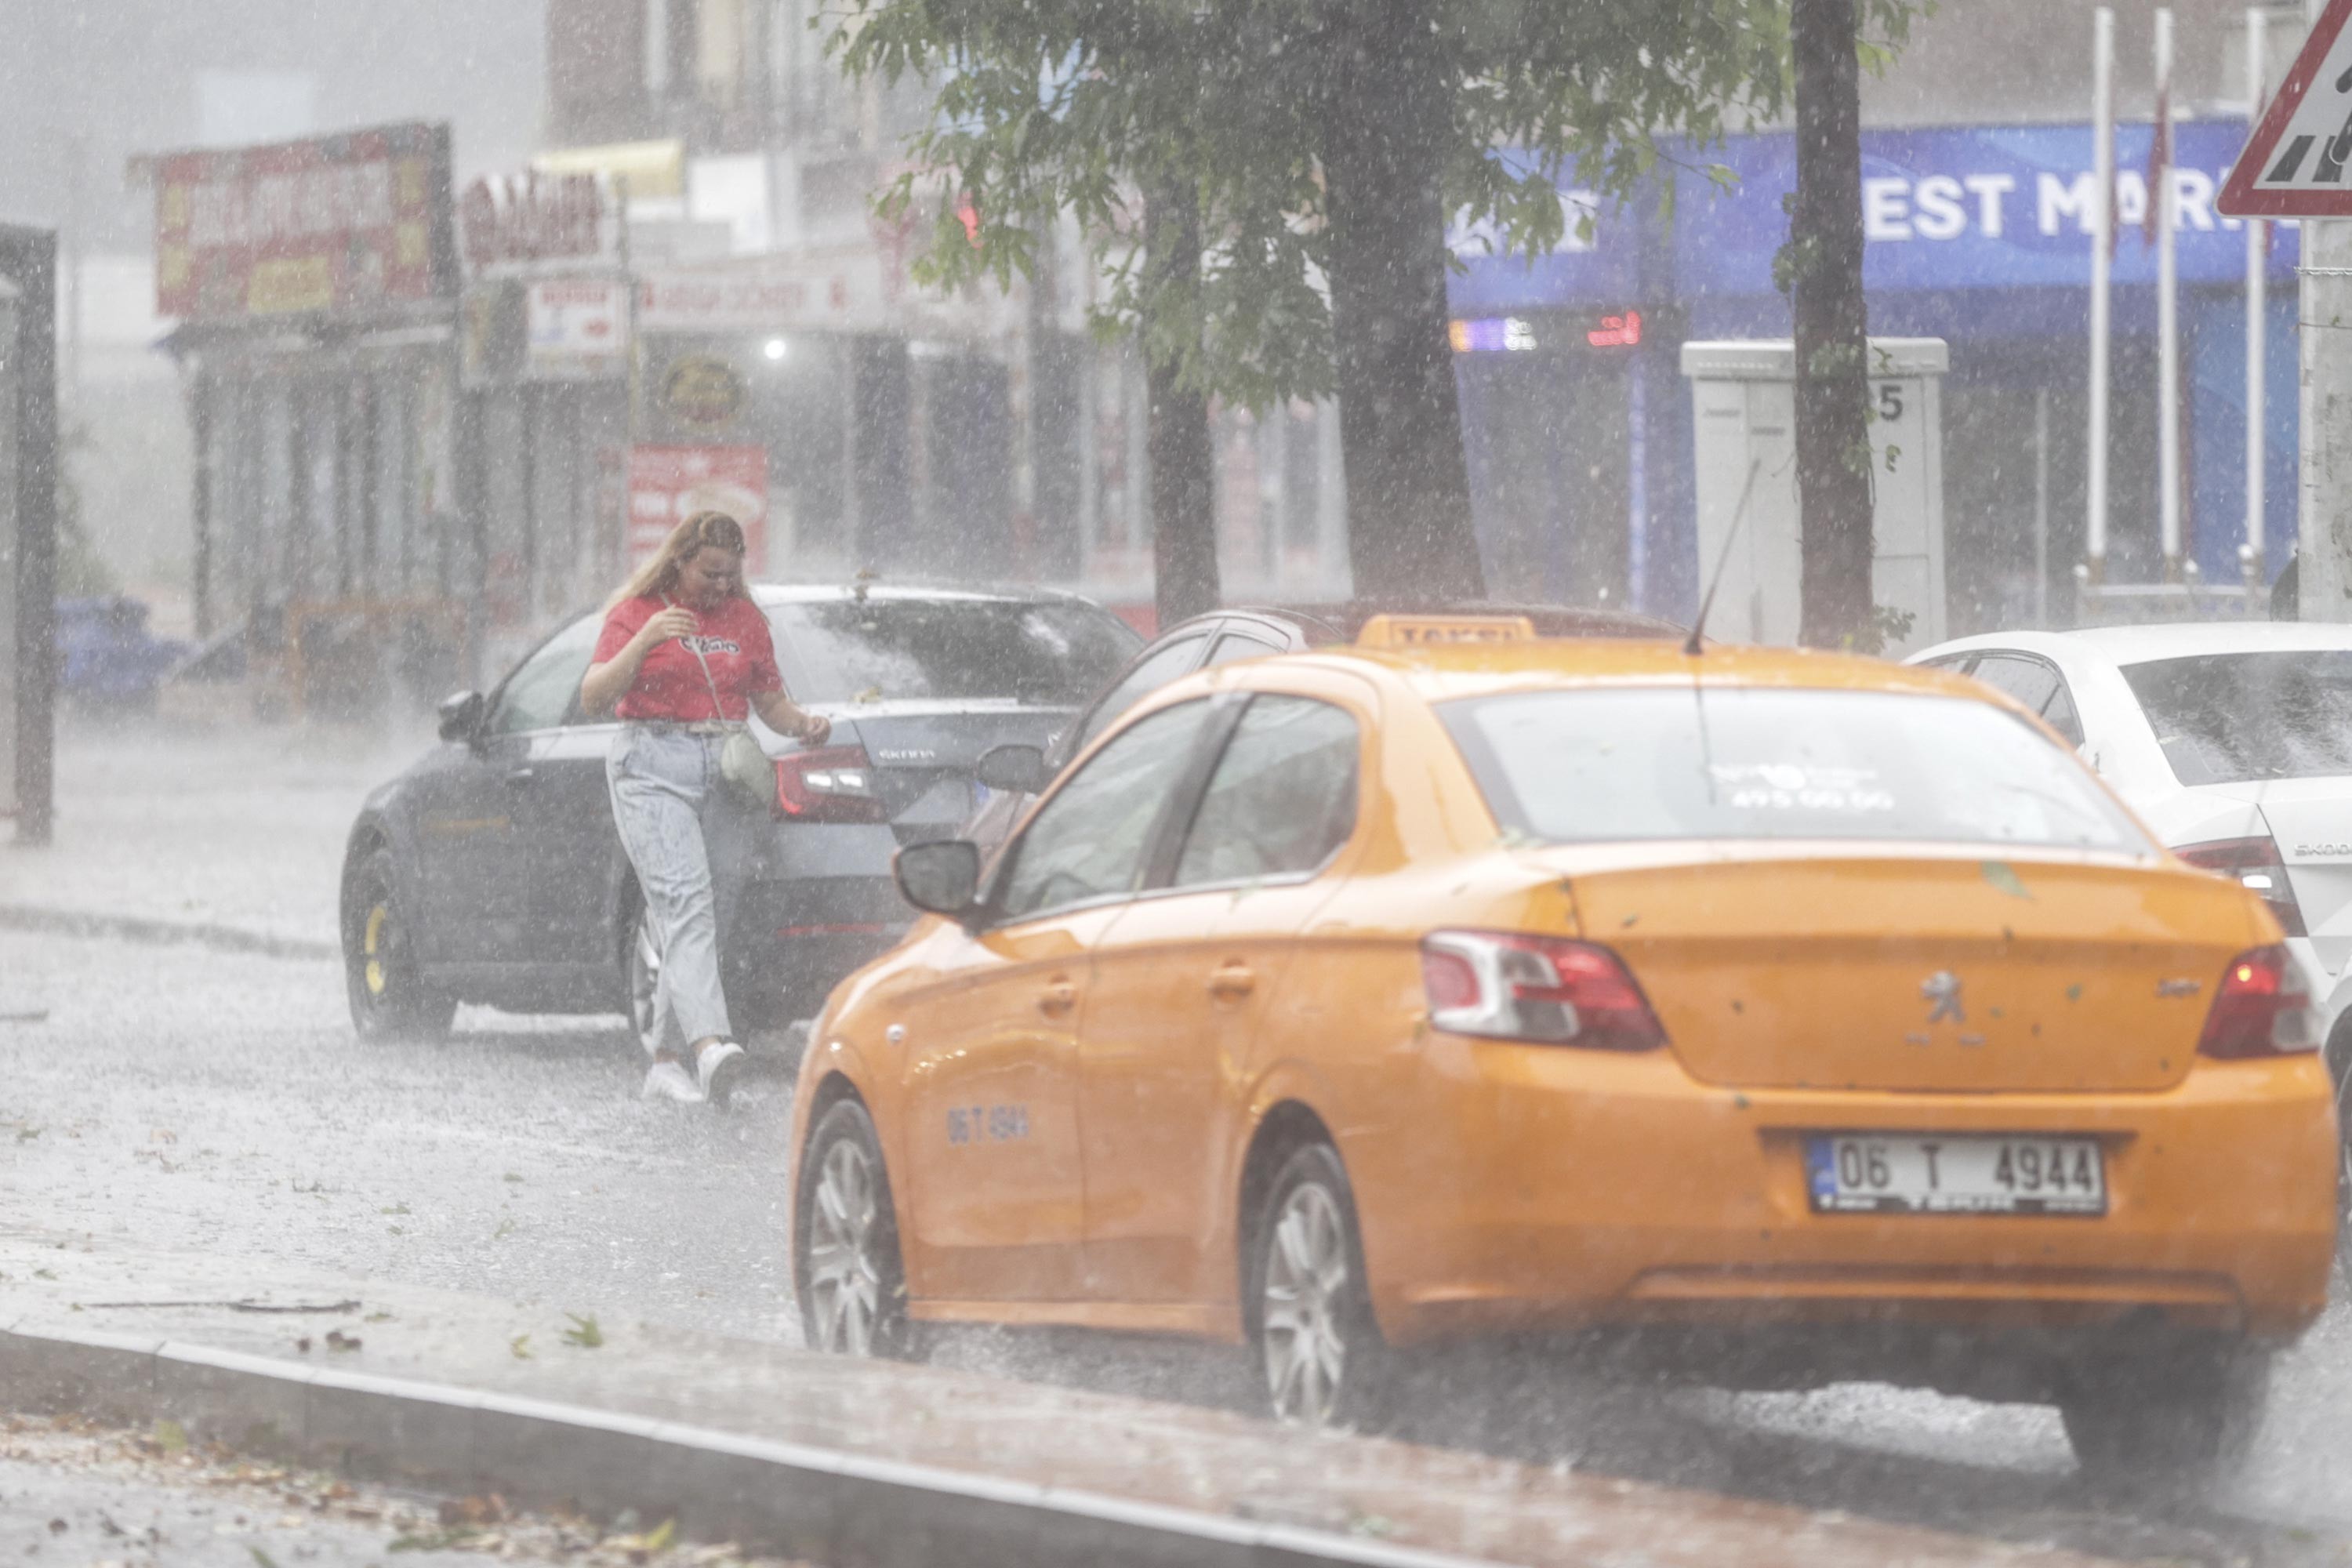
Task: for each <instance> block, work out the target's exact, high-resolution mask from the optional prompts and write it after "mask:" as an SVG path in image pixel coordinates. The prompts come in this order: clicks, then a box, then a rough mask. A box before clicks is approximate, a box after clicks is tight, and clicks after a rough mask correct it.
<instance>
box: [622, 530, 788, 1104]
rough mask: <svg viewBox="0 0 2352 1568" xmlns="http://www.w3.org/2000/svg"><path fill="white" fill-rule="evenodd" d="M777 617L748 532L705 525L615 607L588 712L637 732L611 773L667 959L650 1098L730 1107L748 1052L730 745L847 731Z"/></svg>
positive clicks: (658, 998) (683, 534)
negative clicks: (758, 582)
mask: <svg viewBox="0 0 2352 1568" xmlns="http://www.w3.org/2000/svg"><path fill="white" fill-rule="evenodd" d="M783 687H784V683H783V678H782V676H781V675H780V674H779V673H778V672H777V669H776V655H775V649H774V647H773V645H772V643H771V641H770V639H769V636H768V622H767V617H766V616H763V615H761V613H760V607H759V606H758V605H754V604H753V603H752V602H751V597H750V596H749V595H746V594H745V593H744V591H743V529H742V525H741V524H740V523H738V522H737V521H735V520H734V519H733V518H731V517H729V516H727V515H726V514H725V513H724V512H716V511H700V512H697V513H695V514H694V515H693V516H692V517H689V518H688V519H687V520H686V521H684V522H681V523H679V524H678V525H677V528H676V529H675V530H674V531H672V532H671V533H670V536H669V538H668V539H667V540H666V541H665V542H663V544H662V547H661V550H660V552H659V553H657V554H656V555H655V556H654V557H653V559H652V560H650V561H647V562H646V563H645V564H644V565H643V566H641V567H639V568H638V569H637V570H636V572H635V574H633V575H632V576H631V577H630V578H629V580H628V582H627V583H626V584H624V585H623V586H622V588H621V591H620V592H619V593H617V594H615V595H613V599H612V602H611V604H610V605H609V606H608V607H607V608H606V610H605V614H604V633H603V635H601V636H600V637H597V639H596V651H595V654H594V656H593V658H592V660H591V661H590V663H589V666H588V673H587V675H586V676H585V677H584V678H583V679H582V680H581V682H580V705H581V707H582V708H583V709H584V710H586V711H587V712H588V714H589V716H590V717H592V718H597V717H602V716H603V715H604V714H606V713H615V714H617V715H618V716H619V717H620V719H621V721H622V722H621V729H620V733H619V734H618V735H616V736H615V737H614V741H613V750H612V753H611V755H610V756H608V757H607V758H606V759H605V763H604V777H605V781H606V783H607V784H609V785H610V787H611V790H612V795H613V821H614V826H617V827H618V828H619V829H620V832H621V844H622V847H624V848H625V849H626V850H627V852H628V857H629V864H630V865H631V866H633V867H635V869H636V873H637V886H638V888H639V889H641V890H642V891H643V893H644V895H645V901H646V920H648V921H651V922H652V925H653V931H654V935H655V937H656V942H657V945H658V948H659V951H660V953H661V978H660V983H659V986H658V988H657V990H656V995H655V1003H654V1028H653V1036H652V1037H653V1040H654V1041H655V1043H656V1049H655V1054H654V1061H653V1066H652V1068H650V1069H649V1070H648V1071H647V1072H646V1084H645V1093H646V1098H648V1099H654V1098H663V1097H666V1098H667V1099H670V1100H679V1101H682V1102H684V1103H686V1104H689V1105H693V1104H699V1103H701V1102H702V1101H704V1100H725V1099H726V1098H727V1095H728V1092H729V1087H730V1083H729V1080H730V1078H731V1077H732V1075H733V1072H734V1071H735V1069H736V1068H737V1067H738V1066H739V1064H740V1060H741V1058H742V1055H743V1047H741V1046H740V1045H739V1044H737V1043H736V1041H735V1039H734V1031H733V1029H732V1028H731V1027H730V1026H729V1024H728V1021H727V997H726V994H725V993H724V992H723V991H722V990H721V989H720V986H719V951H720V948H719V943H720V936H721V931H722V928H723V927H724V925H725V923H726V920H725V917H726V916H727V915H728V914H729V913H730V912H731V906H732V904H733V901H734V900H733V898H732V894H733V893H734V890H735V885H736V878H737V875H738V870H737V868H736V867H735V866H734V865H732V864H730V861H731V858H732V857H730V855H728V854H727V853H726V852H725V850H726V847H727V846H728V844H729V843H730V839H732V838H733V837H735V836H734V835H730V833H729V832H728V831H727V829H728V827H729V816H728V814H730V813H737V812H743V811H746V810H748V809H749V808H748V806H747V805H745V804H742V803H739V802H738V801H736V800H735V799H734V798H732V796H731V794H730V788H729V786H728V784H727V783H726V780H725V777H724V775H723V774H722V772H721V767H720V763H721V758H722V753H723V752H724V751H725V749H726V747H727V743H728V740H729V737H730V735H735V734H740V733H743V732H744V724H745V721H746V720H747V719H748V718H749V716H750V715H751V713H752V712H753V711H757V712H758V713H759V715H760V718H761V721H762V722H764V723H765V724H766V725H767V726H768V727H769V728H770V729H772V730H774V731H777V732H778V733H779V734H782V735H790V736H792V737H793V738H795V739H797V740H801V741H804V742H810V743H812V744H822V743H823V742H824V739H825V736H826V735H827V734H828V733H829V732H830V731H831V730H832V725H831V724H830V723H829V722H828V721H826V720H824V718H822V717H821V716H819V715H817V714H814V713H810V712H808V711H806V710H803V709H802V708H801V707H800V706H799V705H798V704H796V703H794V702H793V700H792V699H791V698H790V697H788V696H786V695H785V694H784V689H783Z"/></svg>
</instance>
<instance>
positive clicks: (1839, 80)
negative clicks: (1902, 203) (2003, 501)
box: [1788, 0, 1881, 652]
mask: <svg viewBox="0 0 2352 1568" xmlns="http://www.w3.org/2000/svg"><path fill="white" fill-rule="evenodd" d="M1854 29H1855V0H1794V3H1793V5H1792V6H1791V8H1790V31H1791V34H1792V36H1793V43H1794V46H1795V55H1796V67H1797V72H1796V76H1797V83H1796V85H1797V199H1796V203H1795V205H1793V206H1792V207H1791V208H1790V216H1789V245H1790V249H1789V252H1788V277H1789V279H1790V289H1789V298H1790V306H1791V307H1792V310H1793V314H1794V315H1795V318H1796V323H1795V324H1796V360H1797V366H1796V369H1797V388H1796V394H1797V493H1798V498H1799V506H1800V515H1801V524H1800V527H1801V535H1800V537H1801V546H1800V549H1801V559H1802V562H1803V574H1802V583H1801V590H1800V610H1801V614H1800V623H1801V632H1800V636H1801V638H1802V639H1803V640H1804V641H1805V642H1806V643H1808V644H1811V646H1813V647H1857V648H1860V649H1863V650H1864V651H1868V652H1875V651H1877V649H1878V647H1879V646H1880V642H1881V638H1880V636H1879V631H1878V627H1877V624H1876V617H1875V616H1874V608H1873V597H1872V594H1871V583H1870V563H1871V553H1872V546H1871V531H1870V523H1871V473H1870V431H1869V424H1868V420H1869V415H1868V408H1869V391H1870V389H1869V384H1868V381H1869V365H1868V363H1867V361H1866V356H1867V354H1868V353H1869V321H1868V318H1867V316H1866V314H1865V313H1864V304H1863V293H1862V97H1861V79H1860V68H1861V61H1860V58H1859V56H1858V52H1857V50H1856V47H1855V44H1856V37H1855V31H1854Z"/></svg>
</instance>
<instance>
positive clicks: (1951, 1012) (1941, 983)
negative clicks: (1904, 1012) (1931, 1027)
mask: <svg viewBox="0 0 2352 1568" xmlns="http://www.w3.org/2000/svg"><path fill="white" fill-rule="evenodd" d="M1919 994H1920V995H1922V996H1925V997H1926V998H1927V1000H1928V1001H1930V1002H1933V1003H1934V1004H1935V1005H1934V1006H1933V1007H1930V1008H1929V1009H1928V1010H1927V1022H1929V1023H1930V1024H1940V1023H1942V1022H1943V1021H1944V1020H1945V1019H1947V1018H1949V1019H1950V1020H1951V1021H1952V1022H1953V1023H1955V1024H1965V1023H1967V1022H1968V1021H1969V1016H1968V1013H1967V1011H1966V1010H1965V1009H1964V1008H1962V1007H1961V1005H1960V977H1959V976H1958V975H1957V974H1955V973H1952V972H1951V971H1950V970H1948V969H1938V970H1937V971H1936V973H1933V974H1930V975H1929V976H1927V979H1925V980H1922V981H1921V982H1919Z"/></svg>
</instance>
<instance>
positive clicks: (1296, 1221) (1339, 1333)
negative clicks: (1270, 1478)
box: [1243, 1143, 1390, 1430]
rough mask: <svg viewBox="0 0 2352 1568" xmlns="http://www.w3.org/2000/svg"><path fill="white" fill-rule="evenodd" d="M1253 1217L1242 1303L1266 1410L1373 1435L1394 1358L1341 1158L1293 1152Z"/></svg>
mask: <svg viewBox="0 0 2352 1568" xmlns="http://www.w3.org/2000/svg"><path fill="white" fill-rule="evenodd" d="M1253 1217H1254V1220H1255V1223H1254V1224H1253V1225H1252V1226H1251V1229H1250V1233H1249V1234H1250V1237H1251V1240H1250V1246H1249V1249H1248V1252H1247V1253H1246V1255H1245V1258H1246V1262H1247V1268H1248V1277H1247V1279H1245V1280H1244V1297H1243V1301H1244V1310H1245V1312H1246V1314H1247V1318H1248V1323H1249V1331H1250V1342H1251V1349H1252V1351H1253V1352H1254V1356H1255V1361H1256V1363H1257V1365H1258V1369H1259V1373H1260V1376H1261V1379H1262V1381H1261V1387H1262V1388H1263V1389H1264V1391H1265V1401H1266V1405H1267V1407H1268V1409H1269V1410H1270V1411H1271V1412H1272V1414H1273V1415H1274V1416H1275V1418H1276V1420H1279V1421H1288V1422H1294V1423H1297V1425H1300V1426H1338V1427H1349V1428H1354V1429H1357V1430H1372V1429H1376V1428H1377V1427H1378V1426H1380V1425H1381V1422H1382V1420H1383V1419H1384V1418H1385V1416H1386V1414H1387V1397H1386V1396H1387V1393H1388V1384H1389V1375H1388V1374H1389V1362H1390V1355H1389V1351H1388V1346H1387V1345H1386V1344H1385V1343H1384V1342H1382V1341H1381V1331H1380V1325H1379V1324H1378V1323H1376V1322H1375V1321H1373V1318H1372V1299H1371V1292H1370V1289H1368V1288H1367V1286H1366V1283H1365V1279H1364V1247H1363V1242H1362V1239H1361V1237H1360V1233H1359V1232H1358V1230H1357V1227H1356V1201H1355V1194H1353V1193H1352V1192H1351V1191H1350V1190H1349V1184H1348V1173H1347V1171H1346V1169H1345V1168H1344V1167H1343V1166H1341V1164H1340V1163H1339V1152H1338V1151H1336V1150H1334V1149H1333V1148H1332V1147H1331V1146H1330V1145H1329V1144H1328V1143H1310V1144H1308V1145H1307V1147H1305V1148H1303V1149H1300V1150H1298V1151H1297V1152H1296V1153H1293V1154H1292V1155H1291V1156H1290V1157H1289V1159H1287V1160H1286V1161H1285V1162H1284V1163H1283V1165H1282V1168H1281V1169H1280V1170H1279V1171H1277V1172H1276V1174H1275V1178H1274V1183H1273V1184H1272V1186H1271V1187H1269V1188H1268V1189H1267V1192H1266V1198H1265V1205H1264V1206H1263V1207H1262V1208H1261V1209H1260V1210H1259V1212H1258V1214H1257V1215H1255V1216H1253Z"/></svg>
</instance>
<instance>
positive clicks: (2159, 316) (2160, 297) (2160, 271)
mask: <svg viewBox="0 0 2352 1568" xmlns="http://www.w3.org/2000/svg"><path fill="white" fill-rule="evenodd" d="M2156 135H2157V138H2158V147H2159V149H2160V150H2161V153H2162V158H2161V160H2160V161H2158V162H2157V163H2155V165H2154V167H2155V173H2156V189H2154V190H2152V191H2150V192H2148V194H2147V199H2148V200H2149V201H2151V202H2153V203H2155V204H2156V206H2155V212H2156V374H2157V416H2156V417H2157V426H2158V428H2157V446H2156V457H2157V463H2156V466H2157V483H2158V487H2159V489H2158V504H2157V520H2158V528H2159V531H2160V532H2161V535H2162V539H2163V543H2164V580H2165V581H2166V582H2168V583H2173V582H2178V581H2179V579H2180V300H2179V293H2180V278H2179V258H2178V257H2177V256H2176V255H2175V250H2176V246H2175V244H2174V239H2175V237H2174V235H2173V232H2172V225H2173V217H2174V206H2173V196H2174V191H2173V188H2172V7H2171V6H2169V5H2159V6H2158V7H2157V12H2156Z"/></svg>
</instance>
